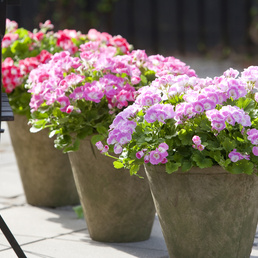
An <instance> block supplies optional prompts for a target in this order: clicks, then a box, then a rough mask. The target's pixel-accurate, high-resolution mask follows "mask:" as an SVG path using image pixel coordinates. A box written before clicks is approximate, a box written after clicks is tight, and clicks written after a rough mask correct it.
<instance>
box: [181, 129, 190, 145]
mask: <svg viewBox="0 0 258 258" xmlns="http://www.w3.org/2000/svg"><path fill="white" fill-rule="evenodd" d="M178 137H179V139H180V140H181V142H182V144H183V145H191V144H192V137H193V136H192V133H191V132H190V131H186V130H185V129H181V130H180V131H179V133H178Z"/></svg>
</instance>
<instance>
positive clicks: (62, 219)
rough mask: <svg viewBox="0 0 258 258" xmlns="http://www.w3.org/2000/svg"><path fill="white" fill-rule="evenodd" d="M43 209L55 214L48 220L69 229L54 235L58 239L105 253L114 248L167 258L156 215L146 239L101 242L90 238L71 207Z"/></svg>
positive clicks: (128, 252)
mask: <svg viewBox="0 0 258 258" xmlns="http://www.w3.org/2000/svg"><path fill="white" fill-rule="evenodd" d="M43 209H45V210H47V211H50V212H52V213H54V214H55V215H54V216H53V217H51V218H48V221H50V222H54V223H59V224H62V226H63V227H64V228H65V229H69V230H70V231H68V232H67V233H63V234H60V235H59V236H57V237H55V238H57V239H58V240H63V241H68V242H70V243H72V242H73V244H80V245H84V244H85V245H86V247H85V246H84V247H85V248H86V249H87V245H88V246H89V248H90V249H91V250H92V248H93V249H94V248H95V247H96V248H102V249H103V248H104V249H103V250H106V252H107V253H108V252H109V251H110V248H111V249H113V252H114V249H115V250H118V251H119V252H124V253H127V254H130V255H132V256H135V257H138V258H146V257H151V258H169V255H168V251H167V247H166V244H165V240H164V238H163V235H162V232H161V228H160V224H159V220H158V217H157V215H156V216H155V219H154V223H153V228H152V232H151V236H150V238H149V239H148V240H145V241H140V242H131V243H103V242H98V241H94V240H92V239H91V237H90V235H89V231H88V229H87V224H86V222H85V220H84V219H79V218H77V215H76V214H75V212H74V211H73V209H72V207H61V208H55V209H49V208H43ZM56 215H57V216H56Z"/></svg>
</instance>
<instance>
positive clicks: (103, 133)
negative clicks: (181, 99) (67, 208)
mask: <svg viewBox="0 0 258 258" xmlns="http://www.w3.org/2000/svg"><path fill="white" fill-rule="evenodd" d="M120 43H121V44H122V43H123V44H125V43H126V42H125V41H123V42H122V41H120ZM124 47H125V49H126V48H128V45H127V44H125V45H124ZM169 63H170V66H169ZM172 64H173V65H172ZM161 65H163V66H165V65H167V67H168V68H167V71H169V70H170V71H171V70H172V69H173V72H175V71H176V72H177V73H179V72H182V71H184V72H188V73H189V74H194V71H192V70H190V69H189V67H187V66H186V65H185V64H184V63H182V62H180V61H179V60H177V59H175V58H164V57H161V56H150V57H148V56H147V55H146V53H145V51H143V50H135V51H132V52H128V53H127V54H124V55H121V52H120V51H119V52H118V51H117V48H115V47H114V46H110V45H109V44H107V45H102V44H100V42H88V43H85V44H82V45H81V46H80V58H78V57H72V56H71V55H70V54H69V53H68V52H65V51H64V52H61V53H57V54H55V55H54V56H53V58H52V59H51V60H50V61H49V62H48V64H45V65H41V66H40V67H38V68H37V69H34V70H33V71H32V72H31V73H30V75H29V79H28V81H27V82H28V84H27V86H26V87H28V88H29V92H31V94H32V97H31V101H30V108H31V112H32V114H31V116H32V119H31V120H30V122H31V124H32V130H33V131H38V130H42V129H44V128H49V130H50V137H52V136H54V135H55V136H56V140H55V147H56V148H58V149H61V150H63V151H64V152H68V154H69V158H70V161H71V164H72V168H73V173H74V177H75V182H76V186H77V189H78V193H79V196H80V200H81V204H82V208H83V211H84V217H85V219H86V222H87V225H88V229H89V232H90V236H91V238H92V239H94V240H97V241H103V242H132V241H141V240H146V239H148V238H149V236H150V233H151V228H152V224H153V219H154V214H155V209H154V205H153V201H152V197H151V194H150V191H149V186H148V182H147V181H144V180H142V179H140V178H137V177H130V176H129V175H128V173H126V171H117V170H116V169H114V168H113V164H112V160H111V159H110V158H108V157H104V156H102V155H101V154H100V153H99V151H98V150H97V148H96V147H95V146H94V145H95V143H96V142H99V141H100V140H104V139H105V138H106V137H107V134H108V126H109V124H110V123H111V122H112V119H113V118H114V117H115V115H116V114H117V113H119V112H120V111H121V110H123V109H124V108H125V107H126V106H128V105H130V104H132V103H133V102H134V100H135V93H136V91H137V89H139V88H141V87H143V86H145V85H146V84H148V83H149V82H150V81H152V80H153V79H154V78H155V73H158V71H159V70H158V67H160V66H161ZM169 67H170V68H169ZM150 68H151V69H150ZM154 70H155V71H154ZM42 78H43V79H42ZM98 148H101V149H102V152H105V150H106V146H98ZM140 175H141V176H144V171H140Z"/></svg>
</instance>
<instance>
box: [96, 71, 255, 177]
mask: <svg viewBox="0 0 258 258" xmlns="http://www.w3.org/2000/svg"><path fill="white" fill-rule="evenodd" d="M257 87H258V67H254V66H251V67H249V68H247V69H245V70H244V71H243V72H242V73H241V75H239V72H238V71H237V70H234V69H232V68H230V69H228V70H227V71H225V72H224V74H223V75H222V76H220V77H215V78H213V79H211V78H206V79H202V78H196V77H189V76H187V75H180V76H173V75H164V76H161V77H160V78H157V79H156V80H154V81H153V82H152V83H151V85H150V86H149V87H148V86H147V87H144V88H141V89H140V90H139V91H138V96H137V98H136V101H135V102H134V104H133V105H131V106H129V107H127V108H126V109H124V110H123V111H122V112H120V113H119V114H118V115H117V116H116V118H115V119H114V121H113V123H112V124H111V125H110V130H109V136H108V138H107V144H108V145H109V147H111V148H110V149H111V150H112V151H114V152H115V153H116V154H120V156H119V158H116V157H114V158H116V159H117V160H116V161H115V162H114V165H115V167H116V168H120V167H126V168H129V169H130V172H131V174H137V171H138V169H139V167H140V166H141V165H142V164H146V165H147V166H148V165H161V164H164V165H165V167H166V172H167V173H173V172H175V171H177V170H178V169H179V168H180V169H181V171H183V172H184V171H188V170H190V169H191V168H192V167H199V168H207V167H212V166H215V165H219V166H221V167H223V168H224V169H225V170H227V171H228V172H230V173H233V174H239V173H246V174H252V173H257V166H258V117H257V114H258V103H257V102H258V93H256V89H257ZM96 145H97V147H98V148H99V149H100V150H101V152H104V153H105V154H106V155H111V154H109V153H108V145H106V147H105V149H103V146H104V145H103V144H102V142H98V143H97V144H96ZM103 150H104V151H103Z"/></svg>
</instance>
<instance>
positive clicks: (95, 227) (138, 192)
mask: <svg viewBox="0 0 258 258" xmlns="http://www.w3.org/2000/svg"><path fill="white" fill-rule="evenodd" d="M69 158H70V161H71V165H72V168H73V173H74V178H75V183H76V186H77V189H78V193H79V196H80V200H81V204H82V207H83V211H84V217H85V219H86V223H87V226H88V229H89V233H90V236H91V238H92V239H93V240H96V241H101V242H134V241H143V240H146V239H148V238H149V237H150V234H151V229H152V225H153V221H154V215H155V208H154V204H153V200H152V196H151V193H150V190H149V185H148V181H147V179H146V178H145V179H140V178H138V177H136V176H130V173H129V171H126V170H124V169H115V168H114V167H113V161H114V160H113V159H112V158H108V157H106V156H104V155H102V154H100V152H99V151H98V150H97V149H96V147H95V146H92V144H91V142H90V139H89V138H86V139H85V140H84V141H83V142H82V143H81V146H80V149H79V150H78V151H76V152H71V153H69ZM142 174H144V176H145V177H146V175H145V173H144V170H143V171H142Z"/></svg>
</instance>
